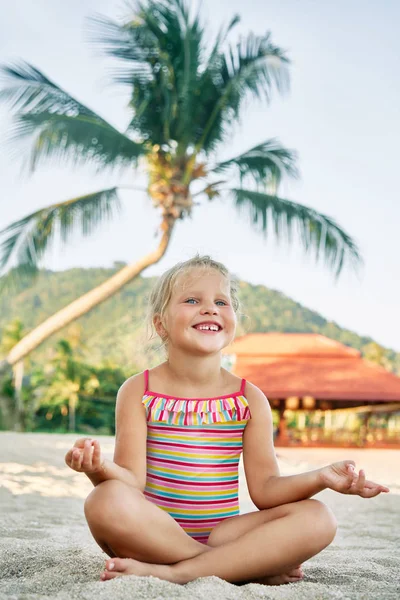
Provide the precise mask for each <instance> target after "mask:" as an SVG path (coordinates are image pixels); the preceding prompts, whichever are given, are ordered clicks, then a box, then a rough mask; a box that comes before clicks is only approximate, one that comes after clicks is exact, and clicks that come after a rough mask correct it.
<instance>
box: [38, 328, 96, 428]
mask: <svg viewBox="0 0 400 600" xmlns="http://www.w3.org/2000/svg"><path fill="white" fill-rule="evenodd" d="M93 378H94V376H93V375H91V373H90V370H89V368H88V367H87V366H86V365H85V364H84V363H81V362H80V361H79V360H77V359H76V358H75V356H74V348H73V343H72V342H71V341H69V340H66V339H61V340H58V342H57V344H56V348H55V352H54V355H53V358H52V359H51V361H50V363H49V366H48V369H47V370H46V371H45V372H43V370H41V373H40V376H36V377H35V380H34V385H35V391H34V395H35V396H36V398H37V402H36V408H38V407H39V406H40V405H42V404H44V403H45V404H49V405H53V406H58V405H62V406H64V405H65V404H66V403H67V404H68V415H69V417H68V419H69V431H70V432H73V431H75V429H76V419H75V414H76V407H77V404H78V401H79V393H80V392H84V391H86V388H87V386H88V385H89V387H90V386H93ZM95 380H96V382H97V385H99V382H98V380H97V378H95Z"/></svg>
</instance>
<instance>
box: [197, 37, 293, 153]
mask: <svg viewBox="0 0 400 600" xmlns="http://www.w3.org/2000/svg"><path fill="white" fill-rule="evenodd" d="M288 64H289V59H288V58H287V56H286V54H285V52H284V51H283V50H282V49H281V48H279V47H278V46H275V45H274V44H273V43H272V41H271V34H270V33H269V32H267V33H266V34H265V35H262V36H259V35H255V34H252V33H250V34H249V35H248V36H247V37H246V38H241V39H240V40H239V42H238V43H237V44H236V45H232V44H231V45H229V47H228V49H227V51H226V52H224V53H221V54H216V55H215V56H214V59H213V61H212V63H211V64H209V65H208V68H207V70H206V71H205V72H204V74H203V77H202V86H204V87H205V88H210V91H211V90H212V87H214V93H213V94H212V92H211V94H210V95H213V108H212V110H210V111H209V112H208V115H207V121H206V123H205V124H204V130H203V134H202V136H201V138H200V141H199V142H198V144H197V150H198V151H200V150H201V149H203V150H205V151H209V150H212V149H213V148H214V147H215V145H216V144H217V143H219V142H220V141H222V139H224V137H225V135H226V134H227V133H230V131H231V129H232V127H233V126H234V125H235V124H236V122H237V119H238V117H239V115H240V110H241V108H242V106H243V102H244V101H245V99H246V98H251V97H253V98H254V97H255V98H257V99H263V100H265V101H267V102H269V101H270V98H271V92H272V89H273V87H274V86H275V87H276V88H277V89H278V91H279V92H284V91H286V90H287V89H288V86H289V77H288V70H287V67H288ZM207 82H208V85H207ZM210 84H211V85H210ZM209 93H210V92H209Z"/></svg>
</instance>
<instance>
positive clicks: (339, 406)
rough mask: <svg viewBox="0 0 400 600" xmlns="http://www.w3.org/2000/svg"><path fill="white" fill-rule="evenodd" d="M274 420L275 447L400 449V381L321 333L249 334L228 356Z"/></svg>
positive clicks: (229, 347) (230, 347) (227, 353)
mask: <svg viewBox="0 0 400 600" xmlns="http://www.w3.org/2000/svg"><path fill="white" fill-rule="evenodd" d="M224 354H225V361H226V364H227V366H228V367H229V368H230V369H231V370H232V372H234V373H235V374H236V375H238V376H239V377H244V378H246V379H248V380H249V381H251V382H252V383H254V384H255V385H256V386H257V387H259V388H260V389H261V390H262V391H263V392H264V393H265V395H266V396H267V398H268V400H269V403H270V405H271V408H272V409H273V410H274V412H275V411H276V412H275V415H276V420H275V424H276V428H275V432H274V433H275V444H276V445H278V446H279V445H281V446H283V445H284V446H286V445H294V444H296V445H298V444H303V445H318V446H324V445H344V446H353V445H355V446H374V447H377V446H382V447H392V448H393V447H400V377H397V376H396V375H394V374H392V373H389V372H388V371H387V370H386V369H384V368H383V367H380V366H378V365H376V364H374V363H371V362H369V361H366V360H364V359H363V358H362V357H361V353H360V352H359V351H358V350H356V349H354V348H350V347H348V346H345V345H344V344H341V343H339V342H337V341H335V340H332V339H330V338H327V337H325V336H323V335H319V334H309V333H306V334H303V333H252V334H249V335H245V336H243V337H240V338H237V339H236V340H235V341H234V342H233V343H232V344H231V345H230V346H228V348H226V349H225V351H224Z"/></svg>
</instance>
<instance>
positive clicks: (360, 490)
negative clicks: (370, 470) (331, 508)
mask: <svg viewBox="0 0 400 600" xmlns="http://www.w3.org/2000/svg"><path fill="white" fill-rule="evenodd" d="M319 475H320V479H321V481H322V483H323V484H324V486H326V487H327V488H330V489H331V490H334V491H335V492H340V493H341V494H353V495H356V496H361V498H374V496H377V495H378V494H380V493H381V492H389V488H387V487H386V486H384V485H380V484H379V483H374V482H373V481H366V479H365V471H363V470H362V469H360V472H359V474H358V475H357V473H356V470H355V462H354V461H352V460H344V461H342V462H337V463H333V464H332V465H328V466H327V467H323V468H322V469H321V471H320V474H319Z"/></svg>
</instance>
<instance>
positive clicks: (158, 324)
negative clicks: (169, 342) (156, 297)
mask: <svg viewBox="0 0 400 600" xmlns="http://www.w3.org/2000/svg"><path fill="white" fill-rule="evenodd" d="M153 325H154V329H155V330H156V332H157V335H159V336H160V338H161V339H164V338H165V337H166V336H167V332H166V330H165V329H164V325H163V324H162V321H161V315H158V314H157V315H154V317H153Z"/></svg>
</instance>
